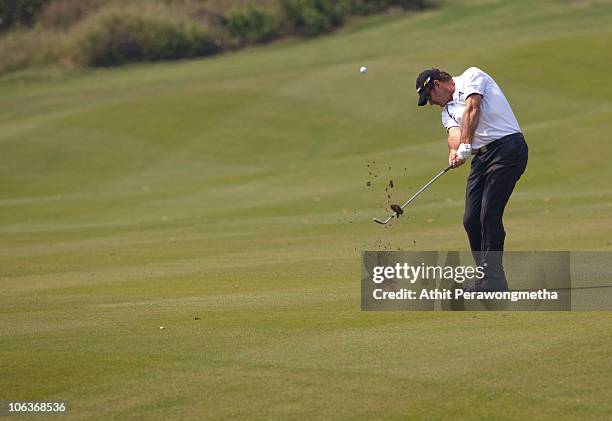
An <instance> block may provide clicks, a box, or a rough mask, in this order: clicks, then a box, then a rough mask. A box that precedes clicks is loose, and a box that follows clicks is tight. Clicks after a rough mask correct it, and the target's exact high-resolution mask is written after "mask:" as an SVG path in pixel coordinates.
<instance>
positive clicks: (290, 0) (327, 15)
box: [280, 0, 344, 36]
mask: <svg viewBox="0 0 612 421" xmlns="http://www.w3.org/2000/svg"><path fill="white" fill-rule="evenodd" d="M280 4H281V7H282V9H283V12H284V14H285V18H286V23H287V25H288V26H289V29H290V30H293V31H295V32H297V33H298V34H303V35H306V36H313V35H318V34H320V33H322V32H326V31H329V30H331V29H333V28H335V27H337V26H340V24H342V22H343V20H344V10H343V9H344V7H343V5H342V3H341V2H335V1H326V0H281V2H280Z"/></svg>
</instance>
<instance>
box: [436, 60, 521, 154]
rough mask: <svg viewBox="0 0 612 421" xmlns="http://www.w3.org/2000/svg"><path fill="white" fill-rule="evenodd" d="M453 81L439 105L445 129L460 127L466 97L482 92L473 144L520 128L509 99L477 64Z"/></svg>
mask: <svg viewBox="0 0 612 421" xmlns="http://www.w3.org/2000/svg"><path fill="white" fill-rule="evenodd" d="M453 81H454V82H455V93H453V99H452V101H451V102H449V103H448V104H446V105H445V106H444V108H443V109H442V124H443V125H444V127H445V128H446V131H448V130H449V129H450V128H452V127H461V120H462V118H463V111H464V110H465V100H466V98H467V97H468V96H470V95H471V94H475V93H476V94H480V95H482V101H481V103H480V120H479V121H478V126H476V132H475V133H474V138H473V140H472V148H481V147H483V146H485V145H487V144H489V143H491V142H493V141H494V140H497V139H499V138H502V137H504V136H507V135H510V134H513V133H518V132H520V131H521V128H520V127H519V124H518V121H516V117H514V113H513V112H512V108H511V107H510V104H509V103H508V100H507V99H506V97H505V96H504V93H503V92H502V90H501V89H500V88H499V86H497V83H495V81H494V80H493V78H492V77H491V76H489V75H488V74H486V73H485V72H483V71H482V70H480V69H479V68H477V67H470V68H469V69H467V70H466V71H465V72H463V74H462V75H461V76H457V77H454V78H453Z"/></svg>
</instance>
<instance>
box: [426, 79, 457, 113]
mask: <svg viewBox="0 0 612 421" xmlns="http://www.w3.org/2000/svg"><path fill="white" fill-rule="evenodd" d="M426 89H427V92H428V93H429V94H428V95H429V105H439V106H440V107H444V106H445V105H446V104H447V103H448V101H450V100H451V98H452V96H451V95H449V92H448V90H447V89H445V87H444V86H443V85H441V84H440V81H438V80H434V81H433V82H431V83H430V84H429V85H428V86H427V88H426Z"/></svg>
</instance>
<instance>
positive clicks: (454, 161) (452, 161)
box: [448, 149, 465, 168]
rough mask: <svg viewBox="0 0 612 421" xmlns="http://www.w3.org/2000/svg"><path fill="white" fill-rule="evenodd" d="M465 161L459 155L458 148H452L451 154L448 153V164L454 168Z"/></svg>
mask: <svg viewBox="0 0 612 421" xmlns="http://www.w3.org/2000/svg"><path fill="white" fill-rule="evenodd" d="M464 163H465V161H464V160H463V159H461V158H459V157H458V156H457V150H456V149H451V150H450V154H449V155H448V165H450V166H451V167H453V168H457V167H460V166H461V165H463V164H464Z"/></svg>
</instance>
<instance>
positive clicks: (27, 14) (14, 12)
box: [0, 0, 49, 31]
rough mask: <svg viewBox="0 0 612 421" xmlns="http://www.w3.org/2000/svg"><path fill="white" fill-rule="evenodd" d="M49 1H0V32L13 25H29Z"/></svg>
mask: <svg viewBox="0 0 612 421" xmlns="http://www.w3.org/2000/svg"><path fill="white" fill-rule="evenodd" d="M48 1H49V0H0V30H2V31H3V30H6V29H9V28H10V27H12V26H15V25H30V24H32V23H33V22H34V16H36V14H37V13H38V11H39V10H40V9H41V8H42V6H44V4H45V3H47V2H48Z"/></svg>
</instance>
